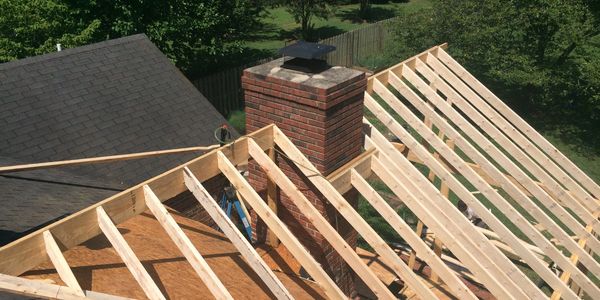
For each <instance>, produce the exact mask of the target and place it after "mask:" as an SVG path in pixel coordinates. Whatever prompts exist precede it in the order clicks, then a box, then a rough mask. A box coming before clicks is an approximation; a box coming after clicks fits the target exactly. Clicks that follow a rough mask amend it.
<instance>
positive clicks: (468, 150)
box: [384, 75, 597, 291]
mask: <svg viewBox="0 0 600 300" xmlns="http://www.w3.org/2000/svg"><path fill="white" fill-rule="evenodd" d="M392 76H393V77H394V78H393V80H395V81H396V79H397V77H396V76H395V75H392ZM394 84H395V88H396V89H400V90H401V93H403V96H404V97H405V98H406V99H408V100H409V101H411V103H413V105H416V106H415V107H417V109H419V110H423V112H426V113H428V114H430V115H431V116H433V117H435V120H434V122H435V123H436V126H438V128H442V130H444V131H445V133H446V135H447V136H449V137H450V138H451V139H453V140H454V141H455V143H456V145H457V146H458V147H459V148H460V149H461V150H462V151H463V152H464V153H465V154H467V155H469V156H470V157H471V159H473V158H478V157H480V158H481V159H478V161H477V162H478V163H479V164H480V165H481V164H482V163H483V164H485V166H487V167H488V169H490V170H492V171H494V172H495V173H494V172H492V173H490V172H489V171H488V173H489V174H490V175H491V176H495V178H497V179H498V180H503V179H504V181H505V183H506V186H507V187H508V188H511V187H512V190H511V191H512V192H513V193H518V192H520V191H519V189H518V188H516V187H515V186H514V184H512V182H510V181H508V180H507V179H506V178H505V177H503V176H502V175H501V173H500V171H498V170H497V169H496V168H495V167H494V166H492V165H491V163H489V162H488V161H487V160H486V159H485V158H484V157H483V156H481V154H480V153H479V152H477V151H476V150H475V149H474V148H473V147H472V145H470V144H469V143H467V142H466V141H464V140H463V138H462V136H461V135H460V134H458V133H457V132H456V131H455V130H454V129H453V128H452V127H450V126H449V125H448V124H447V123H446V122H445V121H444V120H442V119H441V118H438V117H437V115H434V114H433V113H431V111H432V109H431V108H430V107H428V106H427V107H426V106H423V105H419V104H420V102H419V101H420V100H418V96H417V95H416V93H414V92H413V91H412V90H410V89H409V88H408V87H407V86H406V85H405V84H404V83H402V82H401V81H399V80H398V82H395V83H393V84H392V85H394ZM384 89H385V88H384ZM384 91H387V92H388V93H389V91H388V90H387V89H385V90H384ZM393 105H394V106H393V109H394V110H395V111H396V112H397V113H399V114H401V115H402V116H403V117H404V118H408V119H410V116H411V115H412V113H410V112H409V111H408V108H406V107H405V106H403V105H401V103H400V102H399V101H396V102H395V103H393ZM405 120H406V119H405ZM411 125H412V126H413V128H415V129H416V128H418V127H419V123H417V122H414V123H413V124H411ZM419 133H420V134H425V133H427V129H424V128H423V129H421V130H420V131H419ZM430 136H431V140H432V141H435V140H436V137H435V136H434V135H433V133H432V132H431V133H430ZM405 143H406V142H405ZM445 146H446V145H443V143H441V144H439V146H438V148H437V150H438V151H440V153H441V151H442V150H440V149H442V148H444V147H445ZM409 147H410V146H409ZM414 147H416V146H414ZM447 152H448V154H445V157H446V159H448V157H454V161H456V163H455V166H457V167H461V165H460V162H463V160H462V159H460V158H459V157H458V156H452V154H450V153H449V152H450V151H447ZM430 164H431V165H434V162H433V161H432V162H430ZM469 170H470V168H469ZM469 170H467V169H466V168H464V167H462V172H461V173H462V174H463V175H464V174H467V175H469V176H471V177H470V181H471V183H477V184H478V185H479V186H478V189H479V190H480V191H481V192H482V193H484V195H486V197H488V199H496V200H495V201H496V202H495V203H494V205H495V206H497V207H499V209H500V208H502V209H503V213H504V214H505V215H507V216H509V217H511V218H514V219H515V220H518V222H520V224H519V225H518V226H520V227H519V228H520V229H521V230H522V231H523V232H524V233H526V234H527V233H528V234H529V235H528V236H529V238H531V239H532V240H534V242H535V243H536V244H537V245H538V246H539V247H540V248H542V249H543V250H544V251H545V252H547V253H548V254H549V256H550V257H551V258H552V259H553V260H555V262H557V263H559V264H560V265H562V266H561V267H564V268H570V267H572V265H571V264H569V262H568V260H566V259H565V257H564V256H563V255H562V254H561V253H560V252H558V251H557V250H556V248H554V247H553V246H552V245H551V244H548V240H546V238H545V237H543V235H541V234H540V232H538V231H537V230H535V228H532V227H531V226H530V225H531V224H530V223H529V222H528V221H527V220H526V219H524V218H523V217H522V216H521V215H520V214H519V213H518V212H516V211H514V208H513V207H512V206H507V205H506V202H505V201H504V200H503V199H497V198H496V197H498V196H497V195H496V194H495V191H494V190H493V189H492V188H491V187H489V185H486V184H484V182H483V180H482V182H479V180H478V179H477V178H478V177H477V176H476V175H474V174H469ZM455 192H456V191H455ZM521 195H523V194H521ZM459 196H460V197H468V196H463V195H459ZM516 198H517V199H519V198H518V197H516ZM465 199H469V198H465ZM463 200H464V199H463ZM519 201H520V202H521V204H527V205H528V206H527V208H528V209H530V210H535V209H538V210H539V207H537V206H536V205H534V204H533V203H532V202H531V199H529V198H527V197H525V196H524V195H523V199H519ZM467 204H468V205H472V204H475V205H476V203H475V202H473V203H472V204H470V203H467ZM478 213H481V214H482V215H483V214H485V211H483V210H482V211H481V212H479V211H478ZM542 214H543V212H542ZM480 216H481V215H480ZM543 216H546V215H545V214H543ZM546 217H547V216H546ZM491 220H492V221H493V219H491ZM486 222H487V221H486ZM488 225H490V224H488ZM499 228H500V227H499ZM495 230H496V231H497V232H498V230H497V229H495ZM511 247H513V248H515V247H519V244H517V243H513V244H511ZM520 254H521V253H520ZM521 255H523V254H521ZM530 263H533V265H532V267H534V266H536V268H537V269H536V271H537V272H538V273H539V274H545V273H544V272H543V271H541V269H540V268H539V266H537V265H538V264H537V263H536V262H535V259H533V260H531V262H530ZM545 280H551V282H556V281H555V280H554V279H553V277H549V276H547V278H545ZM578 280H580V281H581V282H586V285H587V287H588V289H589V290H590V291H594V290H597V288H596V287H595V286H594V285H593V284H591V282H590V281H589V278H587V277H586V276H585V275H583V274H582V273H581V272H579V273H578ZM559 287H560V285H559Z"/></svg>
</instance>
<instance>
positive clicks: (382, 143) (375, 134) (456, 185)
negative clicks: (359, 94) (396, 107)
mask: <svg viewBox="0 0 600 300" xmlns="http://www.w3.org/2000/svg"><path fill="white" fill-rule="evenodd" d="M367 97H368V98H369V99H367V101H369V103H367V105H369V106H371V105H372V102H370V99H371V96H370V95H369V96H367ZM377 111H378V112H381V113H380V114H378V115H377V117H378V118H380V120H381V121H383V122H389V123H388V128H389V129H390V130H392V132H393V133H394V134H396V135H397V136H398V137H399V138H401V139H402V140H404V141H406V142H407V143H412V144H411V145H416V143H417V141H416V140H415V139H413V138H411V136H410V135H409V134H408V132H407V131H401V130H399V129H398V128H400V127H399V125H398V124H397V123H396V124H393V120H392V118H391V116H389V115H384V113H383V112H382V111H381V108H377ZM409 119H410V118H409ZM414 120H416V119H414ZM364 122H365V123H366V124H367V125H369V126H370V127H371V128H372V126H371V125H370V123H369V122H368V121H367V120H364ZM417 122H418V121H417ZM430 137H432V135H430ZM370 139H372V140H373V141H374V144H375V145H376V146H377V147H379V148H381V149H384V151H385V153H388V155H389V156H391V157H392V158H396V159H397V155H398V154H396V153H394V152H393V150H394V149H396V150H397V148H396V147H395V145H394V146H393V147H392V146H390V142H388V141H387V139H385V137H384V136H383V135H381V133H379V131H377V130H376V129H375V130H372V131H371V137H370ZM431 140H433V139H431ZM432 144H436V145H441V143H439V142H432ZM446 144H447V143H446ZM418 148H420V149H414V150H413V153H415V155H417V154H416V153H418V155H419V156H423V157H428V156H427V154H426V153H428V151H427V149H425V148H424V147H422V148H421V147H418ZM448 148H449V149H447V150H445V151H446V152H448V153H449V152H450V151H452V148H450V147H448ZM457 157H458V156H454V157H452V158H457ZM431 158H432V157H428V158H427V162H428V163H427V164H425V165H426V166H428V167H429V168H431V169H433V170H434V171H440V172H439V173H437V175H438V176H440V175H443V176H444V177H441V179H442V181H443V182H447V181H452V182H450V184H451V185H452V189H453V190H454V191H455V193H458V192H460V196H461V199H463V200H464V201H467V200H468V203H471V202H474V201H477V199H476V198H474V197H471V196H468V194H469V191H468V190H467V189H466V187H464V186H463V185H462V184H461V183H460V182H459V181H458V180H456V178H454V179H452V178H451V176H452V174H453V173H454V171H455V170H456V169H450V167H452V168H453V166H447V165H445V164H443V163H442V161H440V159H439V157H435V156H434V157H433V158H435V161H436V162H437V163H433V160H432V159H431ZM419 161H421V160H420V158H419ZM430 162H431V163H430ZM421 163H422V164H424V162H422V161H421ZM463 163H464V162H463ZM465 164H466V165H468V166H469V165H470V164H467V163H465ZM476 175H479V176H480V177H481V174H479V173H477V174H473V173H472V172H470V173H469V174H467V175H466V178H468V179H474V180H475V181H478V182H477V183H478V184H475V186H477V187H479V188H485V185H484V184H482V183H481V181H480V180H477V179H475V178H477V177H476ZM480 179H483V180H484V181H485V179H484V178H483V177H481V178H480ZM472 182H474V181H472ZM488 184H489V183H488ZM484 190H485V192H484V193H483V194H485V195H490V194H489V193H490V192H491V191H489V190H487V189H484ZM494 192H497V190H494ZM479 193H481V192H479ZM471 194H473V193H471ZM499 197H500V196H499V195H497V194H494V195H493V196H492V197H488V198H494V199H496V200H499V201H502V199H501V198H499ZM470 206H471V207H475V205H470ZM477 206H478V207H479V210H478V211H477V212H478V214H479V211H481V212H482V213H481V214H480V216H487V217H486V219H485V220H484V221H486V220H488V219H495V217H494V218H492V217H493V216H491V215H488V214H487V213H486V212H489V211H488V210H487V209H485V207H483V206H479V205H477ZM476 208H477V207H476ZM486 222H487V221H486ZM496 222H498V220H495V221H494V220H492V221H490V222H487V223H488V225H490V224H491V223H496ZM476 228H477V230H479V231H480V232H482V233H483V234H484V235H485V236H486V237H488V238H493V239H497V240H500V239H502V238H501V237H500V236H499V235H498V234H496V233H495V232H493V231H490V230H487V229H484V228H479V227H476ZM503 231H504V232H506V233H508V231H506V228H505V229H504V230H503ZM512 240H513V243H516V242H520V244H522V245H523V246H524V247H525V248H527V249H529V250H530V251H532V252H534V253H535V254H537V255H538V256H540V257H542V256H545V254H544V253H543V252H542V250H540V249H539V248H538V247H536V246H533V245H531V244H528V243H526V242H525V241H522V240H520V239H518V238H517V237H513V238H512ZM549 245H550V244H549ZM496 246H498V245H497V244H496ZM521 248H522V247H521ZM521 251H522V252H525V249H521ZM521 251H520V252H521ZM539 267H540V269H542V270H543V269H544V266H543V265H540V266H539Z"/></svg>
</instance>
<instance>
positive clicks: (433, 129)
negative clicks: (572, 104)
mask: <svg viewBox="0 0 600 300" xmlns="http://www.w3.org/2000/svg"><path fill="white" fill-rule="evenodd" d="M444 48H445V45H442V46H437V47H434V48H431V49H429V50H427V51H425V52H423V53H421V54H419V55H417V56H415V57H412V58H410V59H408V60H406V61H404V62H402V63H400V64H398V65H396V66H393V67H392V68H390V69H387V70H385V71H383V72H381V73H378V74H376V75H375V76H372V77H371V78H370V79H369V85H368V86H369V88H368V92H367V93H365V106H366V108H367V110H368V111H369V112H370V113H371V114H372V115H373V116H375V118H376V119H377V123H376V124H375V125H377V126H378V127H379V128H380V129H385V130H386V131H389V132H391V133H392V134H393V135H394V136H395V137H396V138H398V139H399V140H400V142H401V143H402V146H401V147H398V145H394V144H392V143H390V142H389V141H388V140H387V139H386V138H385V137H384V136H383V135H382V134H381V133H380V132H379V131H378V130H377V129H376V128H375V127H374V126H373V125H371V124H370V123H369V122H368V121H367V120H365V123H366V124H367V125H368V126H369V127H370V134H369V137H367V138H366V142H365V143H366V146H365V147H366V148H375V149H377V151H378V152H377V155H375V157H373V158H372V169H373V172H375V173H376V175H377V176H378V177H379V178H380V179H381V180H383V181H384V182H385V183H386V184H388V186H389V187H390V188H391V189H392V190H395V191H396V192H397V195H398V197H400V198H401V199H402V200H403V201H404V203H405V204H406V205H407V206H408V207H410V209H411V210H412V211H413V212H414V213H415V214H416V215H417V217H418V218H419V220H420V222H423V223H424V225H426V226H427V227H428V228H430V229H431V231H433V233H434V234H435V237H436V238H439V239H440V240H441V241H442V242H443V244H444V246H445V247H447V249H449V250H450V251H451V252H452V253H453V254H454V255H455V256H456V257H457V258H458V259H459V260H460V261H461V262H463V263H464V265H465V266H467V267H468V269H469V270H470V271H471V272H472V273H473V274H474V275H475V278H477V280H478V281H480V282H481V283H483V284H484V285H485V286H486V287H487V288H488V289H489V290H490V291H491V292H492V294H494V295H495V296H496V297H498V298H501V299H509V298H516V299H524V298H546V297H547V296H546V295H545V294H543V293H542V292H541V291H540V289H539V288H538V282H532V279H531V278H529V277H528V276H527V275H526V274H524V272H522V271H521V270H520V269H519V268H517V267H516V265H515V264H514V263H513V262H511V259H512V260H515V259H519V260H520V261H521V262H522V263H525V264H527V265H528V267H529V268H531V269H532V270H533V271H534V272H535V273H536V274H537V276H539V278H540V279H541V280H543V281H544V282H545V283H546V284H547V285H548V286H550V287H551V288H552V290H553V293H552V295H551V297H552V298H553V299H558V298H561V297H562V298H565V299H577V298H578V296H579V295H580V292H584V293H585V294H587V295H588V296H590V297H591V298H594V299H596V298H599V297H600V289H599V288H598V285H597V284H596V283H595V282H594V281H593V280H592V278H593V277H597V276H599V275H600V264H599V263H598V260H596V259H595V258H594V255H597V254H598V253H599V252H598V251H599V250H600V242H599V241H598V238H597V234H596V232H598V229H599V226H600V223H599V222H598V216H599V212H600V210H599V200H598V198H599V196H600V193H599V192H600V189H599V187H598V185H597V184H595V183H594V182H593V181H592V180H591V179H590V178H589V177H588V176H587V175H585V174H584V173H583V172H582V171H581V170H580V169H579V168H577V167H576V166H575V165H574V164H573V163H572V162H570V161H569V160H568V159H567V158H566V157H565V156H564V155H563V154H561V153H560V151H558V150H557V149H556V148H554V147H553V146H552V145H551V144H550V143H549V142H548V141H547V140H546V139H544V138H543V137H542V136H541V135H540V134H539V133H537V132H536V131H535V130H534V129H533V128H532V127H531V126H529V125H528V124H527V123H526V122H525V121H523V120H522V119H521V118H520V117H519V116H518V115H517V114H515V113H514V112H513V111H512V110H510V109H509V108H508V107H507V106H506V105H505V104H504V103H503V102H502V101H501V100H500V99H498V98H497V97H496V96H495V95H494V94H493V93H492V92H490V91H489V90H488V89H487V88H485V87H484V86H483V85H482V84H481V83H480V82H479V81H477V79H475V78H474V77H473V76H472V75H471V74H469V73H468V72H467V71H466V70H465V69H464V68H463V67H462V66H460V64H458V63H457V62H456V61H455V60H454V59H453V58H452V57H450V55H448V54H447V53H446V52H445V51H444ZM386 107H387V108H386ZM407 152H408V155H405V154H406V153H407ZM403 153H404V154H403ZM409 159H410V161H409ZM414 164H424V165H425V166H427V167H428V169H429V176H428V177H425V176H424V175H423V174H421V173H420V172H419V171H418V170H417V169H415V167H414ZM386 169H387V170H386ZM436 177H437V178H439V179H440V181H441V187H440V189H439V190H438V189H437V188H435V186H434V185H433V184H430V183H429V182H432V181H433V180H434V179H435V178H436ZM403 185H404V186H403ZM411 186H412V187H411ZM449 191H451V192H453V193H454V194H455V195H456V196H457V197H458V198H459V199H461V200H462V201H464V202H465V203H466V204H467V205H468V206H469V207H471V208H472V209H473V210H474V211H475V212H476V213H477V214H478V215H479V216H480V217H481V219H482V220H483V221H484V222H485V223H486V224H487V225H488V226H489V227H490V229H491V231H490V230H485V229H477V228H476V227H474V226H472V225H471V224H469V222H466V221H467V220H466V218H465V217H463V215H462V214H461V213H460V212H459V211H458V210H457V209H456V208H454V206H453V205H452V204H451V203H450V201H448V199H449ZM413 197H414V198H416V199H417V201H416V202H418V203H419V204H420V205H422V206H424V208H425V210H426V211H422V212H420V211H419V209H418V208H417V207H415V208H414V209H413V207H411V206H412V204H411V199H410V198H413ZM482 199H485V200H483V201H482ZM484 202H487V203H490V204H491V206H493V207H494V208H493V209H490V207H489V206H490V205H488V206H486V205H484ZM415 205H417V204H415ZM499 215H504V216H505V217H504V219H505V220H509V221H510V222H511V223H512V224H513V228H517V230H519V231H521V232H522V234H523V235H525V236H526V237H527V238H528V239H529V240H530V241H531V243H530V242H526V241H524V240H522V239H520V238H519V237H517V236H516V235H515V232H513V231H514V230H511V229H509V228H508V227H507V224H504V223H503V222H502V221H500V219H499V218H498V216H499ZM436 223H441V224H436ZM438 225H440V226H438ZM417 255H418V253H417ZM509 258H510V259H509ZM549 262H552V264H555V265H556V266H558V267H559V268H560V270H562V273H561V274H560V276H557V275H556V274H555V273H554V272H552V271H551V270H550V268H549Z"/></svg>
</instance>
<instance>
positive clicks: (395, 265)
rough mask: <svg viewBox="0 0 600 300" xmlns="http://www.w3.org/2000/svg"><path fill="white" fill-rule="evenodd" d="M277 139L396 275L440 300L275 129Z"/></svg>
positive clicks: (427, 294) (274, 134)
mask: <svg viewBox="0 0 600 300" xmlns="http://www.w3.org/2000/svg"><path fill="white" fill-rule="evenodd" d="M273 138H274V141H275V144H277V146H279V148H281V150H282V151H283V152H284V153H285V155H286V156H287V157H289V158H290V159H291V160H292V161H293V162H294V164H295V165H296V166H297V167H298V168H299V169H300V170H301V172H302V173H303V174H304V175H305V176H306V177H307V178H308V179H309V180H310V181H311V182H312V183H313V184H314V185H315V187H316V188H317V189H318V190H319V192H320V193H321V194H323V196H325V198H326V199H327V200H328V201H329V202H330V203H331V204H332V205H333V207H335V208H336V209H337V210H338V211H339V212H340V214H341V215H342V216H343V217H344V218H345V219H346V221H348V223H349V224H351V225H352V227H353V228H354V229H356V231H357V232H358V233H359V234H360V235H361V236H362V237H363V238H364V239H365V240H366V241H367V243H369V244H370V245H371V247H373V249H374V250H375V251H376V252H377V253H378V254H379V255H380V256H381V260H382V261H383V262H384V263H386V264H387V265H388V266H389V267H390V268H391V269H392V270H394V272H395V273H396V274H397V275H398V276H400V278H401V279H402V280H404V281H405V282H406V283H407V284H408V286H409V287H410V288H411V289H412V290H413V291H415V293H416V294H417V295H419V296H420V297H422V298H426V299H436V298H437V297H436V296H435V295H434V294H433V292H432V291H431V290H430V289H428V288H427V287H426V286H425V284H424V283H423V282H422V281H421V279H420V278H419V277H418V276H416V274H415V273H414V272H413V271H412V270H410V269H409V268H408V266H407V265H406V264H405V263H404V262H403V261H402V260H401V259H400V258H399V257H398V256H397V255H396V254H395V252H394V250H392V249H391V248H390V247H389V246H388V245H387V244H386V243H385V241H384V240H383V239H382V238H381V237H380V236H379V235H378V234H377V233H376V232H375V231H374V230H373V228H371V227H370V226H369V224H367V222H366V221H365V220H364V219H363V218H362V217H361V216H360V215H359V214H358V212H356V210H354V209H353V208H352V207H351V206H350V205H349V204H348V202H347V201H346V200H345V199H344V197H343V196H342V195H341V194H340V193H338V191H337V190H336V189H335V188H333V186H332V185H331V184H330V183H329V181H327V179H325V178H324V177H323V176H322V175H321V174H320V173H319V171H318V170H317V168H316V167H315V166H314V165H313V164H312V163H311V162H310V161H309V160H308V159H307V158H306V157H305V156H304V155H302V153H301V152H300V150H298V148H296V147H295V146H294V145H293V144H292V142H291V141H290V140H289V139H288V138H287V137H286V136H285V134H283V132H281V130H279V129H278V128H274V132H273Z"/></svg>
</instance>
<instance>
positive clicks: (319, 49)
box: [279, 41, 335, 59]
mask: <svg viewBox="0 0 600 300" xmlns="http://www.w3.org/2000/svg"><path fill="white" fill-rule="evenodd" d="M334 50H335V46H331V45H324V44H318V43H309V42H305V41H298V42H296V43H295V44H292V45H289V46H285V47H283V48H281V49H279V54H280V55H284V56H292V57H299V58H303V59H318V58H320V57H322V56H323V55H325V54H327V53H329V52H331V51H334Z"/></svg>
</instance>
